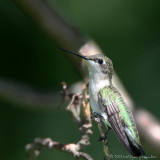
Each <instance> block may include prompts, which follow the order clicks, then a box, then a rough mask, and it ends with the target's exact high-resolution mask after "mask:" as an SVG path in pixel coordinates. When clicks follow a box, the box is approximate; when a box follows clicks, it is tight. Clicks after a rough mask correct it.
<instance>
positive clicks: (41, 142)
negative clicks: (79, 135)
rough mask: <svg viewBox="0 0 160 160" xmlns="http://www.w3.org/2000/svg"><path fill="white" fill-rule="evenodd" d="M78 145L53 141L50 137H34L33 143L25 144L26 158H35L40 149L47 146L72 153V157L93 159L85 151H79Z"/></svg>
mask: <svg viewBox="0 0 160 160" xmlns="http://www.w3.org/2000/svg"><path fill="white" fill-rule="evenodd" d="M78 147H79V146H78V145H77V144H72V143H71V144H66V145H64V144H61V143H59V142H56V141H53V140H52V139H50V138H46V139H42V138H36V139H35V141H34V143H33V144H28V145H27V146H26V151H27V153H28V154H27V160H35V159H36V158H37V156H38V155H39V154H40V152H41V150H43V149H45V148H47V149H49V150H59V151H63V152H66V153H70V154H72V155H73V156H74V157H79V158H83V159H86V160H93V158H92V157H91V156H90V155H88V154H87V153H85V152H79V148H78Z"/></svg>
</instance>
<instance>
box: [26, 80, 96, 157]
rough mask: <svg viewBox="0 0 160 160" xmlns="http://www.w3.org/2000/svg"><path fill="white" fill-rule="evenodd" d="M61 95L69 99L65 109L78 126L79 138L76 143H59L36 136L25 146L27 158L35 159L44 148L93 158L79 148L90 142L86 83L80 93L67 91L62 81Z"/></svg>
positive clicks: (90, 132)
mask: <svg viewBox="0 0 160 160" xmlns="http://www.w3.org/2000/svg"><path fill="white" fill-rule="evenodd" d="M62 87H63V91H62V93H63V96H64V97H65V98H69V99H70V103H69V105H68V106H67V108H66V109H67V110H68V111H69V112H70V113H71V115H72V117H73V119H74V120H75V122H76V123H77V125H78V127H79V131H80V132H81V135H82V136H81V139H80V140H79V141H78V142H77V143H76V144H73V143H71V144H61V143H59V142H56V141H53V140H52V139H50V138H46V139H41V138H36V139H35V141H34V143H33V144H28V145H27V146H26V151H27V153H28V154H27V160H35V159H36V158H37V156H38V155H39V154H40V152H41V150H42V149H44V148H47V149H50V150H53V149H57V150H60V151H63V152H67V153H70V154H72V155H73V156H74V157H78V158H80V157H81V158H84V159H86V160H93V158H92V157H91V156H90V155H89V154H87V153H85V152H82V151H81V150H82V149H83V148H84V147H85V146H88V145H89V144H90V142H89V140H90V135H91V134H92V130H91V127H92V123H91V118H90V117H91V112H90V107H89V102H88V97H87V95H86V94H87V93H86V85H84V89H83V92H82V93H81V94H79V95H78V94H73V93H70V92H69V91H68V87H67V84H66V83H64V82H63V83H62Z"/></svg>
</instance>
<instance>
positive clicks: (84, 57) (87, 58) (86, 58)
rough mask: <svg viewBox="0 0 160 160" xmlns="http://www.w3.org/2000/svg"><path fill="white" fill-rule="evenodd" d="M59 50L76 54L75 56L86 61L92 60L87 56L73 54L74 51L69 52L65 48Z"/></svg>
mask: <svg viewBox="0 0 160 160" xmlns="http://www.w3.org/2000/svg"><path fill="white" fill-rule="evenodd" d="M59 49H60V50H62V51H65V52H69V53H73V54H75V55H77V56H79V57H81V58H83V59H85V60H92V59H91V58H89V57H86V56H83V55H82V54H80V53H77V52H73V51H69V50H66V49H63V48H59Z"/></svg>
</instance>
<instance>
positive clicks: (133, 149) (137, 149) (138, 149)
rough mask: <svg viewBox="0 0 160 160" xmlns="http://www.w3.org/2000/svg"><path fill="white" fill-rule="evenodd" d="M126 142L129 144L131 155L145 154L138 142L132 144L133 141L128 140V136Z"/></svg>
mask: <svg viewBox="0 0 160 160" xmlns="http://www.w3.org/2000/svg"><path fill="white" fill-rule="evenodd" d="M128 142H129V145H130V150H131V154H132V155H133V156H135V157H140V156H145V152H144V150H143V148H142V146H141V145H139V144H138V143H136V146H135V145H133V143H132V142H131V141H130V139H129V138H128Z"/></svg>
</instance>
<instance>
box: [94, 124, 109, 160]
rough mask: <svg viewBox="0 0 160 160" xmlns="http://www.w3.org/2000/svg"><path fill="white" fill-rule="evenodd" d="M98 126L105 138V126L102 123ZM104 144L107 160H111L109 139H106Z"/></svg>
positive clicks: (103, 141)
mask: <svg viewBox="0 0 160 160" xmlns="http://www.w3.org/2000/svg"><path fill="white" fill-rule="evenodd" d="M97 125H98V129H99V132H100V135H101V137H105V136H106V134H105V130H104V126H103V124H102V122H99V123H97ZM102 143H103V150H104V153H105V156H106V157H105V160H111V156H110V151H109V146H108V140H107V137H105V138H104V139H103V140H102Z"/></svg>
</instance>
